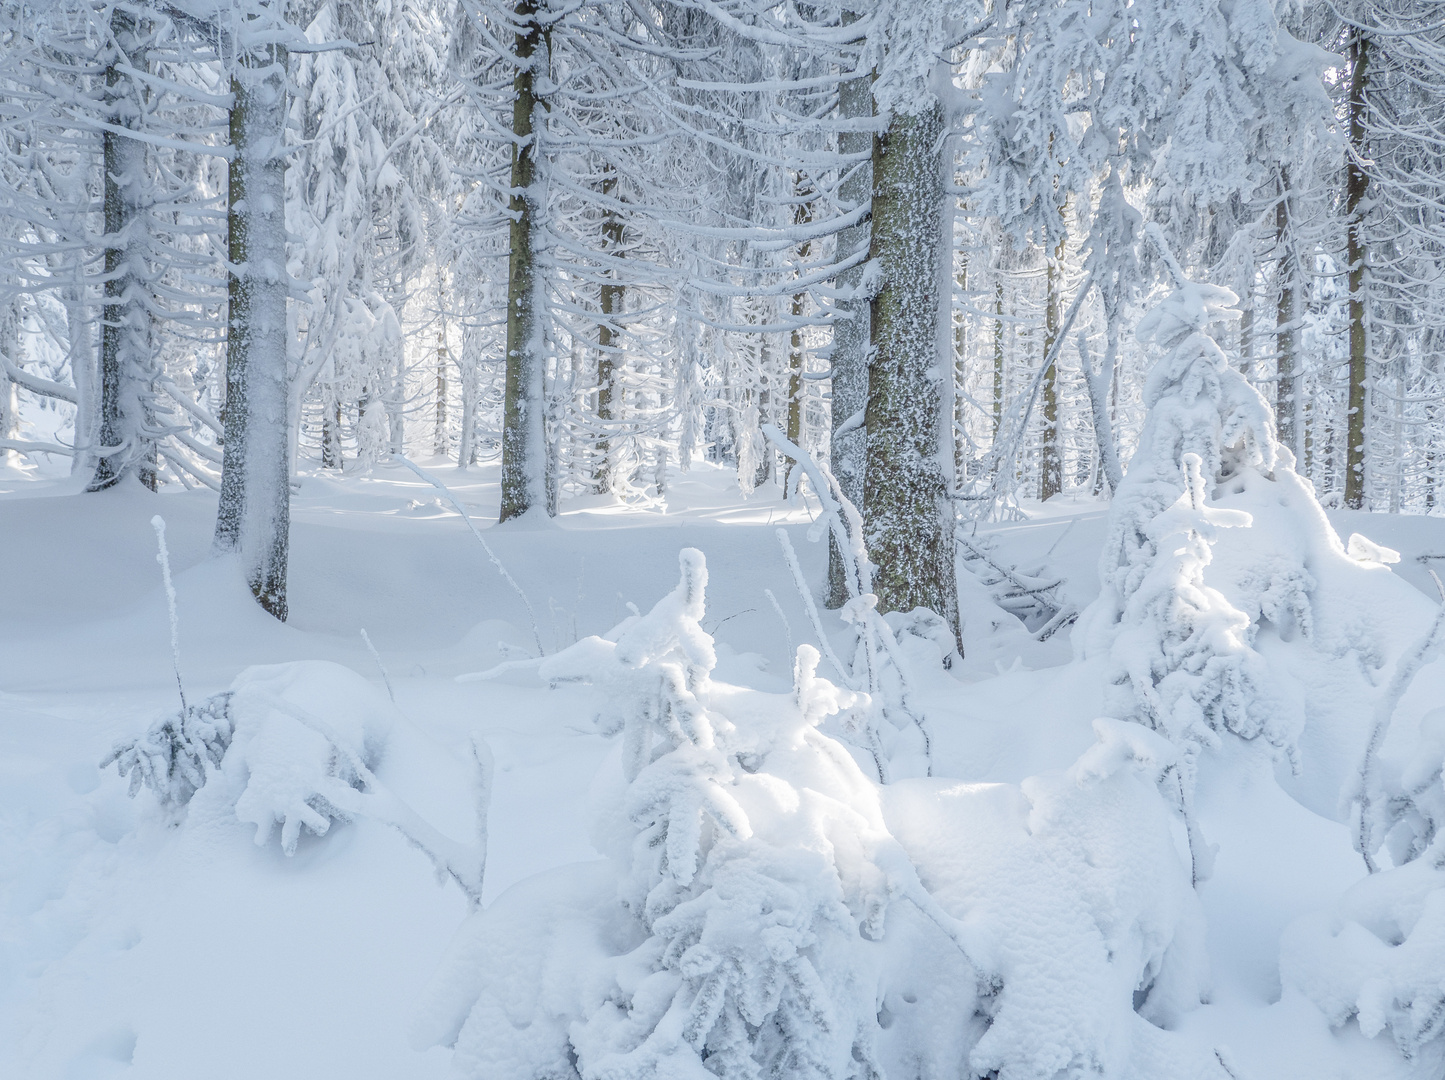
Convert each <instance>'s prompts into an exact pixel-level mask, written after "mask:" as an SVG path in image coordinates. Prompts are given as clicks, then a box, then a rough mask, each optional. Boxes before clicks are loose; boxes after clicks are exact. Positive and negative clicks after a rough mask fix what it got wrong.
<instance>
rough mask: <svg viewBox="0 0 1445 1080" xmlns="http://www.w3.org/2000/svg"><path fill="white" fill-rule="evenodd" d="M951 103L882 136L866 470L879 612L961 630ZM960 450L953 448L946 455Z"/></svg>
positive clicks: (907, 118)
mask: <svg viewBox="0 0 1445 1080" xmlns="http://www.w3.org/2000/svg"><path fill="white" fill-rule="evenodd" d="M942 141H943V108H942V106H941V105H940V104H939V103H938V102H937V101H934V102H932V103H931V104H930V105H928V106H926V107H924V108H923V109H922V111H920V112H919V113H917V114H915V115H908V114H904V113H895V114H894V115H893V116H891V117H890V118H889V122H888V127H887V130H886V131H885V132H883V133H881V134H879V135H877V136H875V137H874V141H873V235H872V243H871V245H870V247H869V255H870V256H871V257H872V259H873V260H876V264H877V268H878V276H879V281H878V291H877V293H876V295H875V296H874V297H873V300H872V307H871V312H870V314H871V344H872V353H871V357H870V360H869V364H868V408H867V414H866V423H867V427H868V454H867V472H866V475H865V477H864V494H863V517H864V530H865V534H866V536H865V539H866V542H867V546H868V551H869V555H870V558H871V559H872V561H873V562H874V563H875V564H876V565H877V567H878V570H877V573H876V576H875V577H874V581H873V589H874V592H875V593H876V594H877V596H878V606H879V609H880V610H881V611H885V612H887V611H909V610H911V609H913V608H915V607H926V608H931V609H932V610H933V611H935V612H937V613H939V614H940V615H942V616H943V617H944V618H945V619H946V620H948V623H949V625H950V626H952V627H953V630H954V633H955V635H956V634H957V633H958V596H957V592H956V590H955V586H954V550H953V547H954V540H953V511H952V506H951V504H950V502H949V498H948V496H949V493H948V490H947V485H946V482H945V472H944V468H943V464H942V462H941V461H940V460H939V455H940V453H942V452H944V451H945V448H944V440H943V439H942V438H941V437H940V427H941V424H942V421H943V416H942V410H941V406H942V402H943V393H942V388H941V387H940V385H939V384H940V380H941V379H942V378H943V377H944V376H945V373H946V369H945V370H940V363H939V360H940V357H939V355H938V347H939V334H938V325H939V322H938V320H939V286H940V280H939V279H940V273H939V265H940V264H939V258H940V255H939V249H940V245H941V244H942V243H943V236H942V232H941V224H942V217H943V168H942V161H941V159H940V154H941V145H942ZM947 452H948V453H952V450H951V448H950V449H948V450H947Z"/></svg>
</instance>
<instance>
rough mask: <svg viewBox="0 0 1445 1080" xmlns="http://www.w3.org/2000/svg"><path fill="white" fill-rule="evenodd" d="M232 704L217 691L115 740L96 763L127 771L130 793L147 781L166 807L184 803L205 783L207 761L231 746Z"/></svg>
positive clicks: (213, 761)
mask: <svg viewBox="0 0 1445 1080" xmlns="http://www.w3.org/2000/svg"><path fill="white" fill-rule="evenodd" d="M230 704H231V695H230V694H229V693H225V694H217V695H216V696H215V697H212V698H208V699H207V700H206V701H203V702H202V703H201V704H200V705H197V706H195V707H194V708H191V707H189V706H188V707H186V708H184V709H182V710H181V711H180V712H178V713H176V714H174V715H173V716H167V717H165V718H164V719H162V720H159V721H157V722H156V723H154V724H152V725H151V726H150V727H149V728H148V729H147V730H146V732H145V734H143V735H141V736H140V737H139V738H135V739H128V740H122V741H120V742H118V743H116V744H115V747H114V748H113V749H112V750H111V752H110V753H109V754H107V755H106V756H105V759H104V760H103V761H101V763H100V768H102V769H104V768H106V767H108V766H110V765H115V766H116V768H117V770H118V771H119V772H120V775H121V776H122V777H124V776H129V777H130V795H131V797H132V798H134V797H135V795H136V793H137V792H139V791H140V789H141V788H142V787H148V788H150V789H151V790H152V791H153V792H155V795H156V798H157V799H159V800H160V802H161V804H162V805H163V806H165V807H166V808H167V809H170V810H174V809H176V808H178V807H180V806H183V805H185V804H186V803H187V802H189V801H190V798H191V796H192V795H194V794H195V793H196V792H197V791H199V790H200V789H201V787H202V786H203V785H204V784H205V782H206V766H207V764H208V763H209V764H210V765H213V766H218V765H220V764H221V758H222V757H224V756H225V753H226V751H227V750H228V749H229V748H230V745H231V736H232V734H233V732H234V728H235V724H234V721H233V719H232V717H231V709H230Z"/></svg>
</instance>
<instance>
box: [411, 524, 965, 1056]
mask: <svg viewBox="0 0 1445 1080" xmlns="http://www.w3.org/2000/svg"><path fill="white" fill-rule="evenodd" d="M679 561H680V564H681V581H680V583H679V585H678V587H677V589H676V590H674V591H673V592H672V593H671V594H670V595H668V596H667V597H664V598H663V599H662V600H661V601H659V602H658V604H657V605H656V606H655V607H654V608H653V609H652V610H651V611H650V612H649V613H648V614H646V615H644V616H640V617H634V618H632V619H629V620H628V621H627V622H625V623H623V624H622V625H621V626H619V627H618V628H617V630H615V631H614V632H613V633H612V634H611V635H609V637H608V638H607V639H604V638H595V637H594V638H588V639H584V640H583V641H580V642H578V643H577V644H576V645H574V646H572V647H571V648H569V649H566V650H564V651H563V652H561V653H559V654H557V655H556V656H553V657H550V658H548V659H547V660H546V661H545V662H544V663H543V664H542V665H541V674H542V676H543V677H544V678H547V679H551V680H564V679H565V680H576V679H585V680H587V681H589V682H591V683H592V684H593V685H595V686H596V687H598V689H599V690H600V691H601V697H602V707H601V711H600V714H599V721H600V723H601V725H602V727H603V729H604V730H609V731H613V732H620V734H621V761H620V769H621V777H620V778H619V784H618V791H617V797H616V799H615V809H614V810H613V811H612V812H611V813H610V814H609V815H607V820H611V821H613V822H614V825H613V827H612V828H611V829H610V831H606V834H605V835H604V836H603V837H602V841H601V842H602V844H603V846H604V847H606V848H607V849H608V850H609V851H610V852H611V853H613V854H614V855H615V856H616V857H617V859H618V862H619V864H620V865H619V866H618V873H617V882H618V884H617V893H616V897H617V899H616V901H615V903H617V904H619V905H620V907H621V909H622V911H624V912H625V913H626V920H625V921H626V923H627V925H629V926H630V927H631V931H630V934H621V933H619V931H617V930H616V929H615V924H616V919H615V918H608V917H606V916H605V915H602V916H598V923H597V925H599V926H613V927H614V929H613V930H612V931H610V933H611V934H612V936H614V937H617V936H621V937H628V938H630V942H631V947H630V948H627V949H626V950H625V951H623V952H621V953H620V954H614V955H612V956H610V957H605V958H602V957H599V958H596V960H595V967H593V968H592V969H590V971H581V972H575V973H574V974H573V975H572V978H573V979H574V980H575V982H576V983H577V984H579V990H578V993H577V997H575V998H569V996H568V995H566V994H562V995H560V999H561V1000H565V1005H563V1004H561V1003H560V1001H559V1003H558V1004H555V1005H554V1006H553V1007H554V1008H558V1009H561V1008H565V1009H566V1010H567V1011H568V1012H570V1013H571V1015H570V1016H568V1015H566V1013H564V1014H563V1015H562V1016H554V1017H553V1018H551V1019H547V1018H546V1017H545V1016H536V1017H526V1018H521V1017H512V1016H509V1015H508V1011H509V1010H508V1009H507V1008H506V1007H505V1005H504V1004H503V1002H504V1001H505V1000H506V999H508V998H510V997H512V996H513V995H512V994H511V993H510V992H496V993H488V992H486V990H485V988H484V987H483V988H478V987H477V986H476V984H475V982H472V984H471V986H470V988H469V989H468V990H466V991H465V992H464V993H463V995H462V996H463V998H464V1000H463V1001H462V1003H461V1005H460V1008H459V1007H458V1004H457V1002H456V1000H455V999H454V998H453V999H451V1000H449V1001H447V1002H446V1003H444V1004H441V1005H439V1006H437V1008H438V1009H439V1010H440V1011H441V1012H443V1013H447V1014H450V1015H452V1016H454V1017H455V1016H457V1015H458V1013H460V1014H461V1015H462V1016H464V1019H461V1020H453V1021H452V1022H451V1026H450V1030H446V1029H444V1030H442V1031H441V1032H439V1033H438V1034H436V1035H434V1036H433V1037H435V1038H438V1039H440V1041H445V1042H452V1043H453V1044H454V1045H455V1047H456V1051H457V1059H458V1061H459V1063H463V1068H464V1069H465V1070H467V1071H469V1072H471V1073H473V1074H474V1075H477V1076H498V1075H509V1076H512V1075H515V1076H536V1075H545V1076H581V1077H583V1078H585V1080H639V1078H645V1077H657V1078H665V1080H685V1078H688V1077H695V1078H709V1080H710V1078H712V1077H727V1078H749V1080H751V1078H755V1077H763V1076H768V1077H784V1076H786V1077H800V1078H806V1077H819V1078H822V1077H827V1078H837V1080H842V1078H845V1077H862V1076H876V1075H879V1071H878V1065H877V1062H876V1057H877V1052H876V1050H875V1044H876V1042H877V1038H878V1033H879V1030H880V1029H879V1019H878V1014H879V1008H878V1000H877V982H878V978H879V965H880V964H881V963H882V961H883V959H884V956H883V952H882V951H881V949H880V948H879V946H878V945H877V941H878V939H879V938H881V937H882V936H883V934H884V931H885V926H886V925H887V923H888V920H889V917H890V911H891V910H892V909H893V908H895V907H896V906H897V905H898V904H899V902H900V901H902V902H906V903H907V904H911V907H912V909H913V911H914V912H915V913H916V914H918V915H919V916H920V917H921V918H922V921H923V923H924V924H925V925H926V927H928V928H930V931H931V934H932V936H931V937H929V934H928V933H920V934H919V938H920V939H927V940H928V941H929V947H930V948H931V949H932V950H934V951H936V950H937V949H938V948H939V947H940V939H941V942H942V947H943V948H944V949H946V950H949V951H951V952H952V953H953V954H955V955H956V956H958V957H959V958H960V960H962V956H963V954H962V952H961V950H960V948H959V946H958V944H957V943H956V940H955V939H954V938H953V937H951V936H950V935H951V934H953V933H954V932H955V931H954V928H953V924H952V923H951V921H950V920H948V919H947V917H946V916H944V915H943V914H942V913H941V912H940V911H939V910H938V909H937V906H936V905H935V904H934V903H933V902H932V900H931V898H930V897H929V896H928V894H927V893H926V892H924V890H923V888H922V886H921V884H920V883H919V881H918V879H917V876H916V874H915V873H914V871H913V868H912V865H911V864H910V863H909V862H908V860H907V858H906V856H904V854H903V852H902V849H901V848H899V846H898V844H897V843H896V841H894V840H893V839H892V837H891V836H890V835H889V834H888V831H887V829H886V827H885V826H884V823H883V815H882V811H881V807H880V804H879V800H878V793H877V788H876V787H875V786H874V784H873V783H871V782H870V781H869V780H868V779H867V778H866V777H865V776H864V774H863V773H862V772H861V771H860V770H859V768H858V765H857V764H856V763H855V761H854V760H853V758H852V756H851V755H850V754H849V753H848V752H847V750H846V749H844V747H843V746H842V745H840V744H839V743H837V742H835V741H834V740H832V739H830V738H827V737H826V736H824V735H822V734H820V733H819V732H818V731H817V725H818V724H819V723H820V722H821V721H822V720H824V719H825V718H826V717H828V716H830V715H832V714H835V713H837V712H838V711H839V710H840V709H844V708H847V707H849V706H850V705H853V704H854V703H855V702H856V695H854V694H853V693H852V692H851V691H846V690H841V689H839V688H838V687H836V686H834V685H833V684H832V683H830V682H828V681H827V680H825V679H822V678H820V677H818V675H817V671H816V668H817V664H818V660H819V657H818V653H817V651H816V650H814V649H813V648H812V647H811V646H807V645H804V646H802V647H800V648H799V650H798V655H797V663H796V668H795V672H794V688H793V691H792V693H791V694H789V695H775V694H763V693H759V692H755V691H750V690H743V689H741V688H738V687H730V686H725V685H722V684H715V683H714V682H713V681H712V679H711V671H712V667H713V664H714V656H713V648H712V642H711V639H710V638H709V637H708V636H707V634H706V633H705V632H703V631H702V629H701V627H700V625H699V621H700V620H701V618H702V615H703V603H704V589H705V586H706V581H707V571H706V566H705V564H704V561H703V557H702V554H701V553H700V552H697V551H694V550H684V551H683V552H682V553H681V556H680V560H679ZM905 918H907V917H905ZM492 932H493V933H494V932H496V931H495V930H493V931H492ZM480 933H481V934H482V935H483V936H484V937H486V936H488V931H487V927H486V922H485V920H483V924H482V929H481V931H480ZM568 933H569V934H570V933H571V932H570V931H569V932H568ZM582 936H583V937H587V936H590V935H588V934H584V935H582ZM477 948H478V949H481V950H483V951H485V949H486V946H484V945H479V946H477ZM963 970H964V972H966V973H967V974H966V979H967V980H968V986H967V987H966V988H961V989H960V993H961V994H962V995H963V1002H964V1003H963V1006H962V1007H963V1010H964V1011H963V1019H964V1020H967V1018H968V1017H970V1016H972V1015H973V1012H974V1008H973V1002H974V998H973V992H972V987H971V983H972V979H973V970H972V968H971V966H969V965H968V964H967V962H966V961H963ZM444 981H445V982H453V981H454V980H453V978H451V977H449V978H448V979H446V980H444ZM465 981H466V980H465V979H464V978H463V977H460V976H458V977H455V982H457V983H462V982H465ZM443 996H448V995H443ZM525 996H531V995H525ZM550 997H551V998H553V999H558V995H557V994H555V993H554V994H552V995H550ZM534 1027H542V1028H545V1030H547V1031H550V1032H552V1035H551V1038H550V1040H542V1041H541V1042H539V1041H538V1039H537V1037H536V1034H535V1032H534ZM524 1029H525V1031H526V1032H528V1033H530V1034H524V1033H523V1031H524ZM564 1039H565V1041H563V1040H564ZM504 1062H505V1063H506V1065H505V1067H504V1065H503V1063H504ZM564 1062H566V1063H568V1064H567V1065H565V1067H564V1066H563V1065H562V1064H560V1063H564ZM499 1069H501V1070H504V1071H501V1072H499V1071H498V1070H499ZM549 1070H551V1071H549ZM569 1070H570V1071H569Z"/></svg>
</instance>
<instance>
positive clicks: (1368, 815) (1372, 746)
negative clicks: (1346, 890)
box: [1352, 579, 1445, 874]
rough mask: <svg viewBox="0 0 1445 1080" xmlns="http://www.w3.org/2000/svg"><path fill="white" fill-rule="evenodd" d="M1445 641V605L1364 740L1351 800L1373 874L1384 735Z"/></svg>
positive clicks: (1407, 658)
mask: <svg viewBox="0 0 1445 1080" xmlns="http://www.w3.org/2000/svg"><path fill="white" fill-rule="evenodd" d="M1437 584H1438V579H1437ZM1442 641H1445V604H1442V605H1441V608H1440V610H1439V611H1438V612H1436V614H1435V621H1434V622H1433V623H1431V624H1430V629H1429V630H1428V631H1426V633H1425V635H1424V636H1423V637H1421V638H1420V639H1419V640H1418V641H1416V642H1415V643H1414V645H1412V646H1411V647H1410V648H1409V649H1408V650H1406V652H1405V654H1404V655H1403V656H1401V657H1400V660H1399V663H1397V664H1396V665H1395V674H1394V675H1393V676H1392V677H1391V679H1390V683H1389V685H1388V686H1387V687H1386V688H1385V692H1384V694H1383V695H1381V697H1380V700H1379V702H1378V704H1376V706H1375V715H1374V718H1373V720H1372V722H1371V724H1370V738H1369V740H1368V741H1367V742H1366V743H1365V753H1364V756H1363V758H1362V759H1361V761H1360V770H1359V775H1358V776H1357V778H1356V781H1355V783H1356V788H1355V792H1354V799H1353V800H1352V801H1353V802H1354V803H1355V804H1356V807H1357V815H1356V821H1355V850H1356V851H1358V852H1359V853H1360V855H1361V856H1362V857H1363V858H1364V860H1365V866H1366V868H1367V869H1368V870H1369V871H1370V873H1372V874H1373V873H1376V872H1377V871H1378V870H1379V869H1380V868H1379V865H1378V864H1377V863H1376V862H1375V856H1374V850H1375V847H1376V844H1375V829H1376V826H1377V825H1379V824H1380V823H1379V822H1377V821H1375V820H1374V818H1375V795H1376V791H1375V788H1376V786H1377V783H1378V781H1377V778H1376V776H1375V769H1376V764H1377V759H1378V757H1379V753H1380V748H1381V746H1383V745H1384V742H1385V735H1386V733H1387V732H1388V731H1389V730H1390V721H1391V720H1393V719H1394V716H1395V709H1396V707H1398V706H1399V704H1400V699H1401V698H1403V697H1404V696H1405V692H1406V691H1407V690H1409V689H1410V684H1411V683H1413V682H1414V681H1415V676H1416V675H1418V674H1419V672H1420V669H1421V668H1422V667H1424V666H1425V665H1426V664H1427V663H1429V662H1430V661H1431V660H1433V659H1434V658H1435V657H1436V656H1437V655H1438V654H1439V651H1440V646H1441V643H1442Z"/></svg>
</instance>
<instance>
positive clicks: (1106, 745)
mask: <svg viewBox="0 0 1445 1080" xmlns="http://www.w3.org/2000/svg"><path fill="white" fill-rule="evenodd" d="M1094 731H1095V734H1096V736H1097V737H1098V741H1097V742H1096V743H1095V744H1094V746H1092V747H1090V748H1089V749H1088V750H1086V751H1085V752H1084V754H1083V755H1082V756H1081V757H1080V758H1079V760H1078V761H1077V762H1076V763H1075V764H1074V765H1073V766H1071V767H1070V768H1069V769H1067V770H1063V771H1059V772H1053V773H1045V774H1042V775H1039V776H1035V777H1030V778H1029V779H1027V780H1025V781H1023V783H1022V784H1020V785H1012V784H960V783H957V782H953V781H945V780H927V781H924V780H911V781H902V782H900V783H898V784H895V785H891V786H889V787H887V788H885V789H884V805H885V808H886V810H887V820H888V825H889V827H890V828H891V829H892V830H893V832H894V834H895V835H896V836H897V837H898V840H899V841H900V842H901V843H902V844H903V847H904V849H905V850H906V851H907V852H908V855H909V856H910V858H912V859H913V861H914V862H915V863H916V865H917V867H918V872H919V874H920V876H921V877H922V879H923V882H924V884H925V885H926V887H927V888H928V889H929V891H930V892H931V893H933V895H934V896H935V897H936V899H937V900H938V902H939V904H940V905H941V906H942V907H943V908H944V909H945V910H946V911H947V912H948V913H949V914H950V915H953V916H954V917H956V918H957V919H959V920H960V921H961V922H962V923H963V925H965V926H966V927H968V928H969V930H970V935H969V941H970V943H971V946H972V949H973V950H974V952H973V955H974V957H975V959H976V960H977V961H978V963H979V964H980V965H981V966H982V967H983V968H984V970H985V972H986V974H987V977H988V980H989V984H990V986H991V989H992V991H993V992H992V993H991V995H990V996H988V997H987V998H985V999H984V1001H983V1002H982V1008H983V1010H984V1011H985V1013H986V1015H987V1017H988V1026H987V1030H986V1031H985V1032H984V1033H983V1035H982V1037H981V1038H980V1039H979V1041H978V1043H977V1045H976V1046H975V1047H974V1048H973V1050H972V1053H971V1055H970V1056H969V1058H968V1061H969V1064H970V1066H971V1069H972V1072H971V1073H970V1074H969V1075H997V1076H1000V1077H1010V1078H1018V1080H1023V1078H1037V1080H1051V1078H1053V1077H1055V1076H1074V1075H1090V1076H1094V1075H1097V1076H1106V1077H1130V1076H1139V1077H1150V1078H1151V1080H1162V1078H1170V1077H1189V1078H1191V1080H1193V1078H1195V1077H1199V1076H1215V1075H1217V1076H1219V1077H1221V1078H1222V1077H1223V1076H1225V1075H1226V1074H1225V1073H1224V1072H1223V1070H1222V1069H1219V1068H1218V1062H1217V1060H1216V1059H1215V1058H1214V1055H1213V1052H1212V1050H1211V1048H1210V1047H1208V1046H1207V1045H1201V1044H1199V1043H1198V1042H1196V1041H1195V1040H1194V1039H1192V1038H1188V1037H1185V1036H1183V1035H1178V1034H1174V1033H1171V1032H1170V1031H1168V1030H1164V1029H1167V1028H1171V1027H1173V1026H1175V1024H1176V1023H1177V1022H1178V1020H1179V1019H1180V1017H1182V1016H1183V1015H1184V1014H1185V1013H1187V1012H1188V1011H1190V1010H1192V1009H1194V1008H1195V1007H1197V1006H1198V1005H1199V1003H1200V1000H1201V998H1202V997H1203V996H1204V994H1205V991H1206V984H1207V970H1206V968H1207V964H1206V962H1205V959H1204V921H1203V916H1202V913H1201V911H1200V908H1199V904H1198V901H1197V899H1196V898H1195V894H1194V890H1193V888H1192V886H1191V880H1190V863H1189V856H1188V851H1187V843H1186V841H1185V840H1184V838H1183V836H1182V835H1181V831H1180V830H1179V829H1178V828H1177V826H1176V824H1175V818H1174V815H1173V812H1172V809H1171V807H1170V805H1169V804H1168V802H1167V801H1166V800H1165V799H1164V798H1163V797H1162V796H1161V795H1160V793H1159V790H1158V784H1157V781H1158V779H1159V778H1160V777H1161V775H1162V773H1163V771H1164V770H1165V769H1166V768H1168V767H1169V766H1170V765H1171V764H1172V763H1173V761H1174V759H1175V753H1176V752H1175V750H1174V748H1173V747H1172V746H1171V745H1170V744H1169V743H1168V742H1167V741H1166V740H1165V739H1164V738H1162V737H1160V736H1159V735H1156V734H1154V733H1153V732H1150V731H1148V730H1146V729H1144V728H1142V727H1140V726H1138V725H1136V724H1132V723H1126V722H1120V721H1117V720H1110V719H1100V720H1097V721H1095V723H1094ZM909 1075H911V1074H909Z"/></svg>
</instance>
